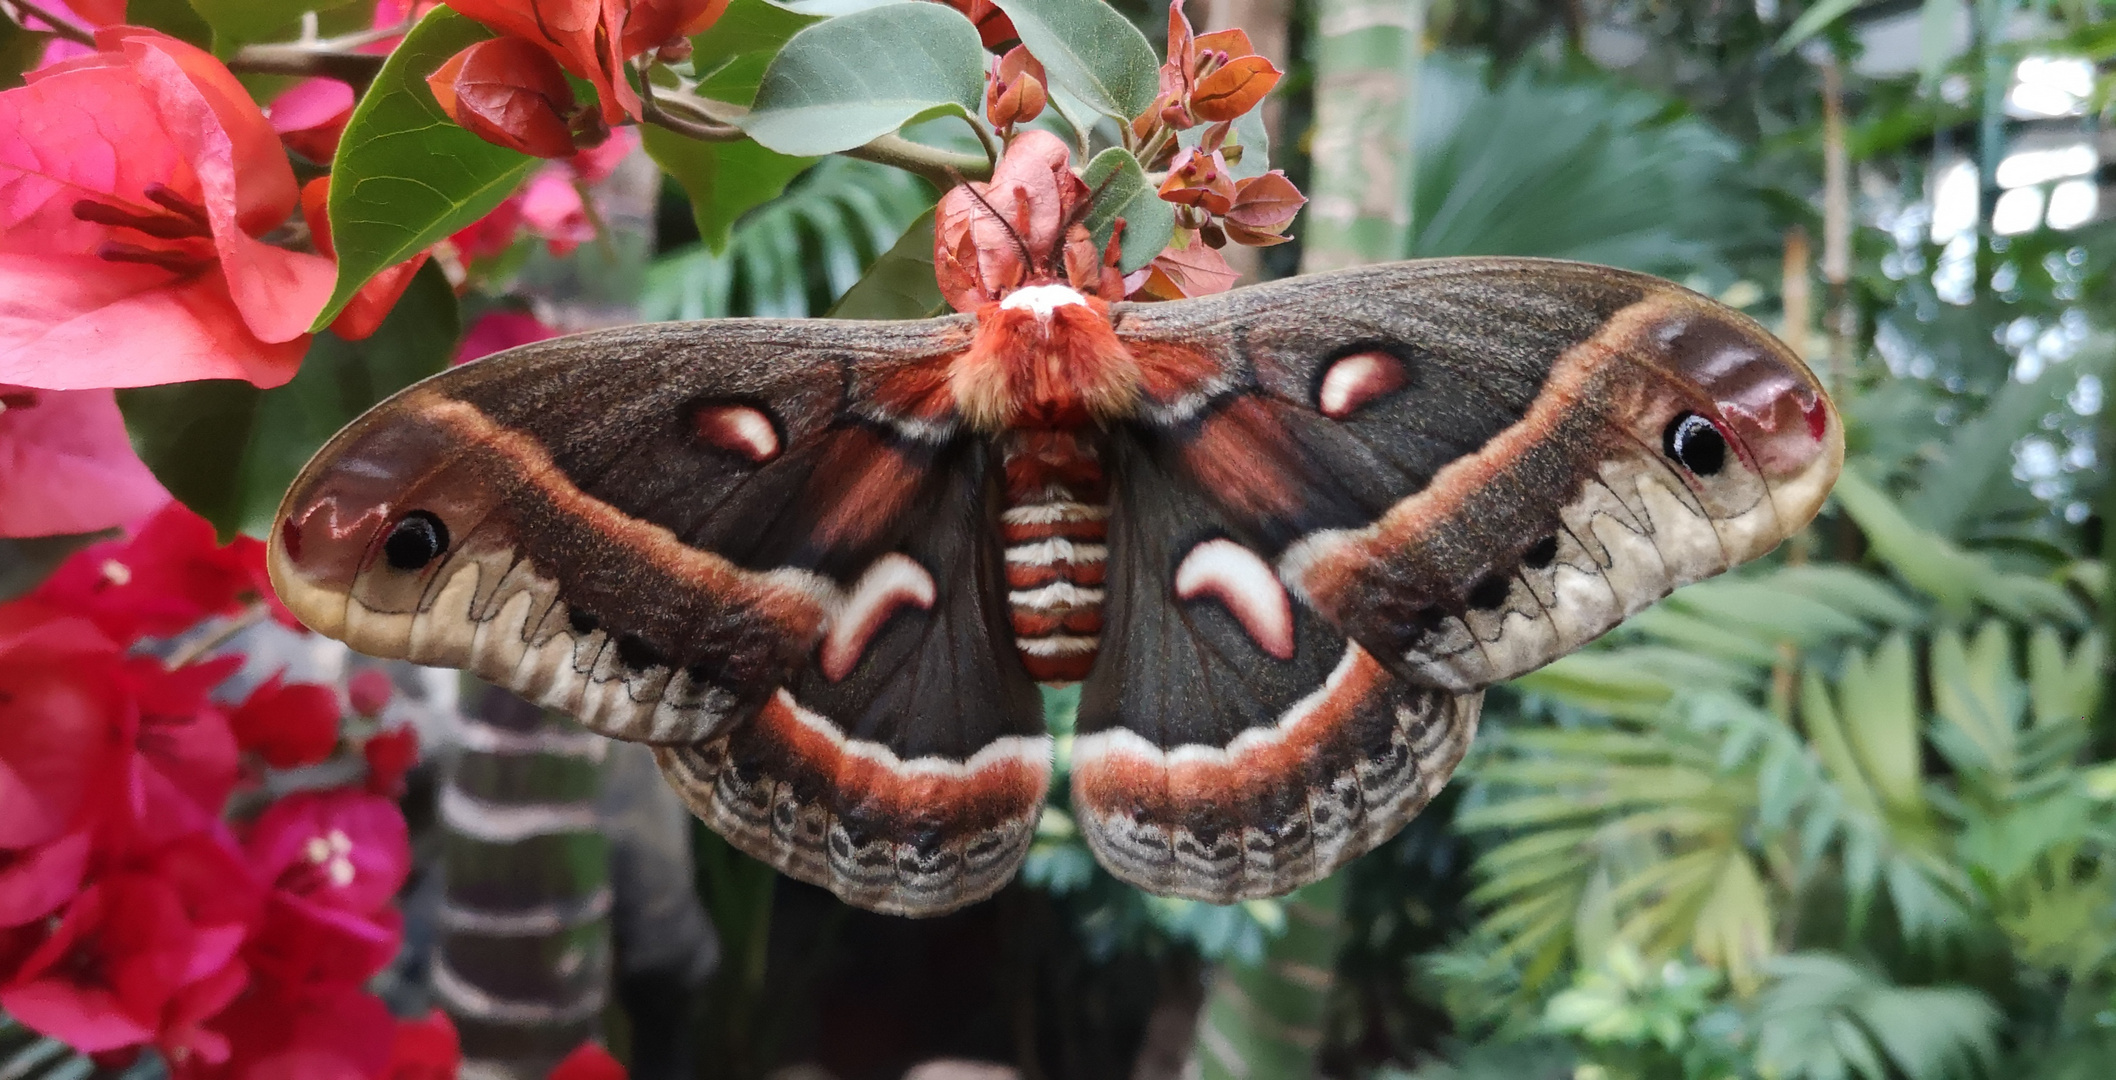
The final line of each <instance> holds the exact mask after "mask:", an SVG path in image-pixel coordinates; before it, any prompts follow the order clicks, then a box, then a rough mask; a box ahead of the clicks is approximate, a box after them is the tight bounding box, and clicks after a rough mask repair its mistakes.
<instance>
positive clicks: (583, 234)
mask: <svg viewBox="0 0 2116 1080" xmlns="http://www.w3.org/2000/svg"><path fill="white" fill-rule="evenodd" d="M519 195H520V197H521V214H522V225H523V227H524V228H526V229H528V230H529V232H530V233H531V234H532V235H534V236H536V237H539V238H541V239H542V240H543V241H544V243H545V245H546V246H548V247H549V248H550V249H551V254H553V255H556V256H558V257H559V258H565V257H566V256H568V255H571V254H573V249H575V248H577V247H579V246H580V245H582V244H585V243H587V242H588V241H590V240H593V239H595V222H594V220H593V219H592V218H590V217H589V216H588V205H587V203H585V202H583V201H582V199H581V189H580V186H579V185H578V184H577V183H576V182H575V180H574V177H573V175H572V173H571V171H570V170H567V169H566V168H564V167H558V168H549V167H547V168H543V169H539V170H537V172H536V175H534V176H531V177H530V178H529V182H528V183H526V184H524V185H522V190H521V191H520V192H519Z"/></svg>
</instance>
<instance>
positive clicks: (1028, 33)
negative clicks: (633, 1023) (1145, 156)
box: [996, 0, 1161, 120]
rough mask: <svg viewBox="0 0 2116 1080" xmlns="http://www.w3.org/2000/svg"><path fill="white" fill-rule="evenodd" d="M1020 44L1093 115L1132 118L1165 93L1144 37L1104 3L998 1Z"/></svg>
mask: <svg viewBox="0 0 2116 1080" xmlns="http://www.w3.org/2000/svg"><path fill="white" fill-rule="evenodd" d="M996 2H997V4H998V6H999V10H1001V11H1004V12H1006V13H1007V18H1009V19H1011V20H1013V22H1014V29H1015V30H1016V31H1018V32H1019V33H1020V34H1021V43H1022V44H1023V45H1026V46H1028V47H1029V52H1031V53H1033V54H1035V57H1036V59H1037V60H1039V61H1041V62H1042V64H1043V70H1044V71H1046V72H1048V73H1049V74H1050V76H1051V82H1052V83H1054V84H1056V85H1058V86H1062V87H1064V88H1065V89H1066V90H1068V91H1071V92H1072V93H1073V95H1074V96H1076V97H1078V98H1079V99H1080V100H1082V101H1084V102H1086V103H1087V104H1088V105H1089V106H1091V107H1092V108H1094V109H1095V111H1097V112H1100V113H1102V114H1103V115H1105V116H1113V117H1116V118H1117V119H1118V120H1130V119H1131V118H1132V117H1134V116H1137V115H1139V114H1140V113H1143V112H1145V111H1146V110H1147V108H1148V107H1149V106H1151V105H1152V104H1153V103H1154V98H1155V97H1157V96H1159V94H1160V92H1161V61H1160V59H1159V58H1158V57H1156V56H1155V55H1154V47H1153V46H1152V45H1150V44H1148V43H1147V41H1146V35H1144V34H1142V33H1140V32H1139V29H1138V27H1135V26H1133V25H1132V24H1131V20H1129V19H1126V18H1125V17H1124V16H1123V15H1120V14H1118V13H1117V10H1116V9H1115V8H1112V7H1110V6H1109V5H1108V4H1105V3H1103V2H1102V0H996Z"/></svg>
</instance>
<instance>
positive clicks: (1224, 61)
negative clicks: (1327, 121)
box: [1132, 0, 1282, 136]
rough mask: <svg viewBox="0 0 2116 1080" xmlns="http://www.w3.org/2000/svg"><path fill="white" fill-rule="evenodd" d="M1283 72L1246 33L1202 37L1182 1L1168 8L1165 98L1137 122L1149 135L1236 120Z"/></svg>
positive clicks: (1138, 130)
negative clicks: (1161, 128) (1157, 129)
mask: <svg viewBox="0 0 2116 1080" xmlns="http://www.w3.org/2000/svg"><path fill="white" fill-rule="evenodd" d="M1281 75H1282V73H1281V72H1280V71H1279V70H1278V69H1277V68H1275V67H1273V66H1272V65H1271V61H1269V60H1266V59H1265V58H1263V57H1261V56H1258V55H1256V49H1255V47H1254V46H1252V45H1251V44H1250V43H1249V35H1248V33H1247V32H1246V31H1242V30H1221V31H1218V32H1215V33H1211V34H1205V35H1203V36H1199V35H1198V34H1197V33H1196V32H1195V31H1193V30H1192V29H1191V27H1190V18H1189V16H1187V15H1185V14H1184V13H1183V0H1175V2H1174V3H1171V4H1169V5H1168V59H1167V60H1166V61H1165V62H1163V63H1162V65H1161V93H1160V96H1158V97H1156V98H1155V99H1154V103H1153V105H1151V106H1150V107H1148V108H1147V110H1146V111H1145V112H1143V113H1141V114H1139V116H1137V117H1136V118H1134V119H1133V120H1132V131H1133V132H1134V133H1136V134H1138V135H1141V136H1144V135H1146V134H1147V133H1149V132H1151V131H1152V130H1153V129H1154V127H1155V126H1156V125H1159V124H1166V125H1167V126H1169V127H1172V128H1177V129H1184V128H1189V127H1193V126H1195V125H1197V124H1198V123H1199V122H1201V121H1202V122H1207V123H1211V122H1215V121H1226V120H1232V119H1234V118H1235V117H1237V116H1240V115H1242V114H1243V113H1245V112H1248V111H1249V110H1250V109H1253V108H1255V107H1256V106H1257V103H1258V102H1260V101H1262V100H1264V95H1265V94H1268V93H1270V92H1271V88H1272V87H1274V86H1277V85H1278V80H1279V78H1280V77H1281Z"/></svg>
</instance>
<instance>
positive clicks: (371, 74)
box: [228, 41, 388, 91]
mask: <svg viewBox="0 0 2116 1080" xmlns="http://www.w3.org/2000/svg"><path fill="white" fill-rule="evenodd" d="M337 45H338V42H336V41H318V42H315V43H313V44H308V45H303V44H300V43H299V42H280V43H275V44H269V45H245V46H243V47H242V48H240V49H237V50H235V55H233V56H230V57H228V70H230V71H235V72H241V73H243V74H249V75H324V76H328V77H330V78H333V79H338V80H341V81H343V82H348V83H351V84H353V89H354V90H356V91H364V90H366V89H367V84H368V83H370V82H373V81H374V78H375V73H376V72H378V71H380V70H382V61H384V60H386V59H388V57H387V56H385V55H381V54H377V53H364V52H354V51H353V50H351V49H349V48H340V47H337Z"/></svg>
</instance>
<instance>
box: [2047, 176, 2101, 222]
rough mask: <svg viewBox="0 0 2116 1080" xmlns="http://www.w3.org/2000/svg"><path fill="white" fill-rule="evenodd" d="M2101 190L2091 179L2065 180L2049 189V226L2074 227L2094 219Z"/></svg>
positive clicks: (2098, 206) (2099, 202) (2099, 205)
mask: <svg viewBox="0 0 2116 1080" xmlns="http://www.w3.org/2000/svg"><path fill="white" fill-rule="evenodd" d="M2099 209H2101V191H2100V189H2099V188H2097V187H2096V186H2095V184H2094V181H2092V180H2067V181H2065V182H2064V183H2062V184H2059V185H2057V186H2056V187H2054V188H2051V189H2050V227H2051V228H2053V229H2076V228H2079V227H2080V226H2081V225H2084V224H2086V223H2087V222H2089V221H2092V220H2094V212H2095V211H2097V210H2099Z"/></svg>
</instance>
